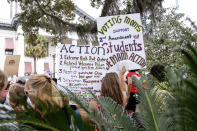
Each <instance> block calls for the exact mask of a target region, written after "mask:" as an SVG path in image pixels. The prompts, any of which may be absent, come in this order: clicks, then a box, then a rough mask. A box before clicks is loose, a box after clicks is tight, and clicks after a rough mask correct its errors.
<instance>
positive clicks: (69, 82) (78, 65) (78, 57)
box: [57, 44, 106, 104]
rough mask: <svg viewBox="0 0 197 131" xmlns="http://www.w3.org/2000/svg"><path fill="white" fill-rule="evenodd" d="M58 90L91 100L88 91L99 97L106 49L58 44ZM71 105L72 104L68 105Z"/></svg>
mask: <svg viewBox="0 0 197 131" xmlns="http://www.w3.org/2000/svg"><path fill="white" fill-rule="evenodd" d="M58 46H59V51H58V54H59V55H58V58H57V59H58V77H57V84H58V88H59V89H60V90H62V91H63V92H66V90H65V88H67V89H69V90H70V91H72V92H73V93H75V94H76V95H79V96H82V97H85V98H91V97H90V96H91V95H90V94H89V92H88V90H91V91H92V92H93V93H95V94H96V95H97V96H98V95H100V89H101V88H100V87H101V80H102V78H103V76H104V75H105V68H106V67H105V60H106V59H105V56H106V49H105V48H103V47H100V46H89V45H85V46H84V45H68V44H59V45H58ZM70 104H72V103H70Z"/></svg>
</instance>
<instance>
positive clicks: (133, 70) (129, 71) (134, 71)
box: [129, 69, 139, 72]
mask: <svg viewBox="0 0 197 131" xmlns="http://www.w3.org/2000/svg"><path fill="white" fill-rule="evenodd" d="M137 71H139V69H135V70H129V72H137Z"/></svg>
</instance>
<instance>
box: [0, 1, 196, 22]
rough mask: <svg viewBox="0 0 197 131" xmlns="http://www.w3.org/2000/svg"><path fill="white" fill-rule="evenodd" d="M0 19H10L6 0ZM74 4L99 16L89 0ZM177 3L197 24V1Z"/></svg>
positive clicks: (0, 4) (0, 6) (172, 4)
mask: <svg viewBox="0 0 197 131" xmlns="http://www.w3.org/2000/svg"><path fill="white" fill-rule="evenodd" d="M0 1H1V2H0V18H4V19H9V18H10V10H9V7H10V6H9V4H8V3H7V0H0ZM73 1H74V3H75V4H76V5H77V6H78V7H79V8H81V9H82V10H84V11H85V12H87V13H88V14H89V15H91V16H92V17H94V18H97V17H99V16H100V13H101V9H99V10H97V9H95V8H92V7H91V6H90V0H73ZM178 3H179V11H180V12H181V13H185V15H186V16H189V17H190V18H191V19H192V20H194V21H196V22H197V15H196V12H197V7H196V5H197V0H178ZM175 6H176V0H164V7H175Z"/></svg>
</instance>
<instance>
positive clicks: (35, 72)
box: [34, 57, 37, 74]
mask: <svg viewBox="0 0 197 131" xmlns="http://www.w3.org/2000/svg"><path fill="white" fill-rule="evenodd" d="M34 74H37V72H36V57H34Z"/></svg>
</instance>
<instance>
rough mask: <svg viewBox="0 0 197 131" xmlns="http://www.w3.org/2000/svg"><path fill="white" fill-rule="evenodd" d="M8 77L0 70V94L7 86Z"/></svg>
mask: <svg viewBox="0 0 197 131" xmlns="http://www.w3.org/2000/svg"><path fill="white" fill-rule="evenodd" d="M7 82H8V78H7V76H6V74H5V73H4V72H3V71H1V70H0V94H1V92H2V91H3V90H4V89H5V88H6V87H7Z"/></svg>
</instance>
